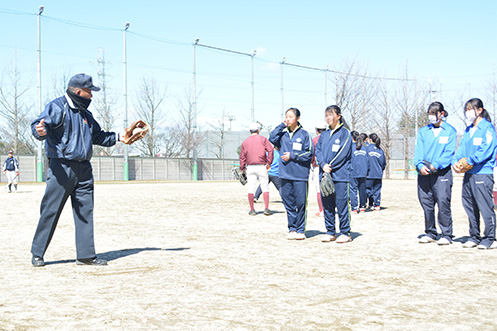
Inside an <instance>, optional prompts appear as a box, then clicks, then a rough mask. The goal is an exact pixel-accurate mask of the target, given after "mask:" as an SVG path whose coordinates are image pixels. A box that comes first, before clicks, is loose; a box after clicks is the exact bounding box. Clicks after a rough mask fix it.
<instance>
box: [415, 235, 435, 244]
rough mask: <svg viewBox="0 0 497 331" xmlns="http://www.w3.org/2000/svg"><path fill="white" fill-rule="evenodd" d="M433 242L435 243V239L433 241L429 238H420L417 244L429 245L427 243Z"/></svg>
mask: <svg viewBox="0 0 497 331" xmlns="http://www.w3.org/2000/svg"><path fill="white" fill-rule="evenodd" d="M434 241H435V239H433V238H432V237H430V236H422V237H421V238H419V240H418V243H420V244H429V243H432V242H434Z"/></svg>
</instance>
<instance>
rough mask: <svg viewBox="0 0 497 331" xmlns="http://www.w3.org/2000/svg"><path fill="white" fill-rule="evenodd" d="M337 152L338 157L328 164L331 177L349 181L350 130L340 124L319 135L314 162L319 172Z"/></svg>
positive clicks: (336, 179) (340, 180)
mask: <svg viewBox="0 0 497 331" xmlns="http://www.w3.org/2000/svg"><path fill="white" fill-rule="evenodd" d="M342 147H343V150H342ZM340 151H341V152H340ZM339 152H340V154H339V155H338V157H337V158H336V159H335V160H334V161H333V162H332V163H331V164H330V166H331V177H332V178H333V181H335V182H349V181H350V162H351V159H352V137H351V136H350V131H349V130H347V128H345V127H344V126H343V125H342V124H340V125H339V127H338V128H336V129H335V130H331V129H328V130H326V131H325V132H323V133H321V135H320V136H319V140H318V143H317V144H316V162H317V163H318V165H319V169H320V173H322V172H323V166H324V165H325V164H329V163H330V162H331V161H332V160H333V159H334V158H335V156H336V155H337V154H338V153H339Z"/></svg>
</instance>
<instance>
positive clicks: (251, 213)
mask: <svg viewBox="0 0 497 331" xmlns="http://www.w3.org/2000/svg"><path fill="white" fill-rule="evenodd" d="M249 215H250V216H255V215H257V213H256V212H255V210H253V209H252V210H251V211H249Z"/></svg>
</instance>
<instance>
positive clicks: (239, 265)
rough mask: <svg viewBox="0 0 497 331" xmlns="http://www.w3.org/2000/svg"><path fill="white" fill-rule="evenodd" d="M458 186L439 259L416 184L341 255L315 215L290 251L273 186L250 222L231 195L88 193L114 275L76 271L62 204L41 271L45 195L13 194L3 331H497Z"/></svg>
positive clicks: (490, 259) (178, 190) (0, 290)
mask: <svg viewBox="0 0 497 331" xmlns="http://www.w3.org/2000/svg"><path fill="white" fill-rule="evenodd" d="M461 183H462V181H461V179H460V178H458V179H456V181H455V184H454V188H453V203H452V206H453V208H452V210H453V216H454V234H455V235H456V242H455V243H454V244H453V245H451V246H446V247H439V246H437V245H436V244H425V245H422V244H418V243H417V237H418V235H420V234H421V233H422V232H423V229H424V225H423V224H424V223H423V222H424V220H423V216H422V210H421V207H420V206H419V203H418V201H417V196H416V182H415V181H384V186H383V187H384V188H383V193H382V195H383V197H382V200H383V202H382V207H383V209H382V210H381V211H380V212H367V213H363V214H359V215H353V219H352V231H353V233H352V235H353V238H354V241H353V242H352V243H349V244H342V245H339V244H336V243H321V241H320V234H322V233H324V224H323V219H321V218H318V217H315V216H310V217H309V218H308V223H307V232H306V235H307V239H306V240H305V241H300V242H296V241H288V240H286V232H287V227H286V214H285V212H284V207H283V205H282V203H281V202H280V201H279V200H280V199H279V196H278V195H277V193H276V191H274V187H272V188H271V189H272V190H273V191H271V201H272V202H271V205H270V208H271V209H272V210H274V211H275V212H276V213H275V214H274V215H273V216H269V217H267V216H264V215H262V210H263V208H264V207H263V205H262V204H261V203H258V204H256V210H258V211H259V214H258V215H257V216H255V217H252V216H249V215H248V203H247V201H246V191H245V187H242V186H241V185H240V184H239V183H236V182H214V183H213V182H198V183H172V182H171V183H164V182H162V183H128V184H122V183H118V184H115V183H97V184H96V189H95V199H96V206H95V237H96V248H97V253H99V256H100V257H102V258H104V259H107V260H109V265H108V266H106V267H92V266H76V265H75V263H74V262H75V260H74V259H75V244H74V224H73V220H72V212H71V208H70V202H68V205H66V209H65V210H64V213H63V215H62V217H61V219H60V222H59V225H58V227H57V230H56V232H55V235H54V239H53V241H52V243H51V245H50V247H49V249H48V251H47V253H46V255H45V261H46V262H47V265H46V266H45V267H44V268H34V267H32V266H31V262H30V261H31V254H30V247H31V240H32V238H33V234H34V231H35V228H36V224H37V222H38V217H39V205H40V201H41V198H42V196H43V191H44V188H45V186H44V184H31V185H28V184H23V183H21V184H20V186H19V187H20V191H21V192H20V193H18V194H7V193H5V191H1V192H0V193H1V194H0V196H1V207H2V208H1V210H2V211H1V213H2V217H1V218H0V225H1V228H2V231H1V232H0V251H1V252H2V268H1V272H0V330H107V329H116V330H321V329H323V330H324V329H328V330H468V329H469V330H496V329H497V312H496V307H497V269H496V265H497V250H489V251H479V250H476V249H464V248H462V246H461V243H462V242H464V241H465V239H466V238H465V236H466V235H467V233H468V223H467V218H466V215H465V213H464V210H463V209H462V206H461V197H460V195H461ZM131 192H132V193H131ZM127 195H134V196H135V197H136V198H133V199H131V198H125V196H127ZM309 198H310V201H309V214H310V215H314V212H315V211H316V210H317V204H316V197H315V194H314V192H313V191H311V192H310V194H309Z"/></svg>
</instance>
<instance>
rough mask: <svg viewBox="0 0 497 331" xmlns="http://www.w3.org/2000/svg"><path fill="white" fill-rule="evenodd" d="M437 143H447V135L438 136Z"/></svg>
mask: <svg viewBox="0 0 497 331" xmlns="http://www.w3.org/2000/svg"><path fill="white" fill-rule="evenodd" d="M438 143H439V144H448V143H449V137H440V138H438Z"/></svg>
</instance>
